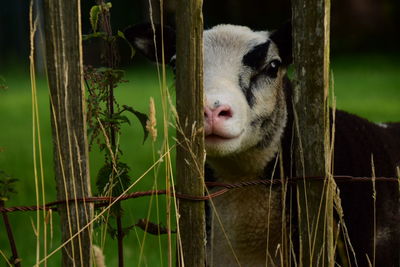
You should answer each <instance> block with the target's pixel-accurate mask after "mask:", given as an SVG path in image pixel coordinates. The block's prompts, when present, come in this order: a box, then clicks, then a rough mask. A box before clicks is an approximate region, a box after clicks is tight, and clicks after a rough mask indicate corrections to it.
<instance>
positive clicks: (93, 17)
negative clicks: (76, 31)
mask: <svg viewBox="0 0 400 267" xmlns="http://www.w3.org/2000/svg"><path fill="white" fill-rule="evenodd" d="M100 12H101V9H100V6H99V5H95V6H92V8H91V9H90V25H92V29H93V32H97V23H98V22H99V15H100Z"/></svg>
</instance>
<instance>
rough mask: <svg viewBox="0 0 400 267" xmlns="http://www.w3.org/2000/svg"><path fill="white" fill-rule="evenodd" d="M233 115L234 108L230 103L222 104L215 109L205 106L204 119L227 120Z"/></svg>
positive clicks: (212, 120) (214, 121)
mask: <svg viewBox="0 0 400 267" xmlns="http://www.w3.org/2000/svg"><path fill="white" fill-rule="evenodd" d="M231 117H232V109H231V107H230V106H229V105H221V106H219V107H217V108H215V109H210V108H208V107H205V108H204V119H205V120H206V121H210V122H212V123H218V121H220V120H227V119H229V118H231Z"/></svg>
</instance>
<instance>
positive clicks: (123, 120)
mask: <svg viewBox="0 0 400 267" xmlns="http://www.w3.org/2000/svg"><path fill="white" fill-rule="evenodd" d="M113 120H115V121H116V122H118V123H128V124H129V125H131V121H130V120H129V119H128V117H127V116H123V115H119V114H114V115H113Z"/></svg>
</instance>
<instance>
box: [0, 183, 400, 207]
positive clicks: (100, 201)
mask: <svg viewBox="0 0 400 267" xmlns="http://www.w3.org/2000/svg"><path fill="white" fill-rule="evenodd" d="M304 179H307V180H316V181H322V180H325V179H326V177H323V176H307V177H304V178H303V177H292V178H289V179H283V180H280V179H269V180H254V181H246V182H240V183H235V184H228V183H220V182H206V183H205V184H206V186H207V187H209V188H211V187H213V188H218V187H220V188H222V189H219V190H217V191H215V192H213V193H210V194H208V195H204V196H193V195H188V194H181V193H175V194H174V193H173V191H172V190H169V192H170V195H171V196H172V197H176V198H179V199H185V200H193V201H204V200H209V199H212V198H215V197H218V196H220V195H222V194H225V193H226V192H228V191H230V190H232V189H237V188H243V187H248V186H256V185H271V184H272V185H280V184H282V183H283V184H284V183H288V184H296V183H297V181H300V180H304ZM334 179H335V181H336V182H337V183H344V182H346V183H352V182H372V181H373V180H374V181H375V182H400V180H398V179H396V178H387V177H376V178H375V179H372V177H353V176H344V175H337V176H334ZM165 194H167V190H149V191H139V192H133V193H130V194H125V195H122V196H121V197H120V198H119V201H122V200H127V199H133V198H139V197H144V196H151V195H165ZM116 199H117V197H86V198H76V199H69V200H67V201H66V200H59V201H53V202H49V203H47V204H45V205H35V206H15V207H9V208H7V207H0V212H1V213H7V212H15V211H36V210H50V209H52V210H55V209H57V206H58V205H62V204H66V203H67V202H68V203H74V202H84V203H95V204H96V206H97V207H102V206H107V205H108V204H110V203H112V202H113V201H115V200H116Z"/></svg>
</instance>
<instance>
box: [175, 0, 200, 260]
mask: <svg viewBox="0 0 400 267" xmlns="http://www.w3.org/2000/svg"><path fill="white" fill-rule="evenodd" d="M202 5H203V1H202V0H179V1H177V10H176V25H177V28H176V31H177V44H176V49H177V55H176V68H177V72H176V74H177V76H176V98H177V99H176V107H177V111H178V114H179V125H180V127H181V131H180V130H178V133H177V136H178V142H179V145H178V148H177V156H176V174H177V190H178V191H179V192H181V193H184V194H190V195H196V196H200V195H203V194H204V168H203V166H204V159H205V156H204V140H203V139H204V131H203V117H204V110H203V104H204V103H203V16H202ZM179 214H180V220H179V227H180V234H179V236H178V242H179V241H180V242H182V254H183V255H182V258H183V261H184V265H185V266H191V267H197V266H201V267H204V266H205V218H204V216H205V213H204V202H201V201H200V202H193V201H187V200H180V201H179ZM181 264H182V263H181ZM181 266H182V265H181Z"/></svg>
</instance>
